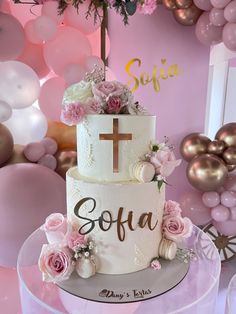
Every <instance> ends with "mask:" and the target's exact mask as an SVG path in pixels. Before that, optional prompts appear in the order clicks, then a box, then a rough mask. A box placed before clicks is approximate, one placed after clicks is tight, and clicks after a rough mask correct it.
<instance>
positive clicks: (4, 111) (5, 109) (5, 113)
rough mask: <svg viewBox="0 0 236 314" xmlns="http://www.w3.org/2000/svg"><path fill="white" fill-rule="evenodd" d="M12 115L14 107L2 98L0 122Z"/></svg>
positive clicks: (0, 102) (0, 101)
mask: <svg viewBox="0 0 236 314" xmlns="http://www.w3.org/2000/svg"><path fill="white" fill-rule="evenodd" d="M11 115H12V108H11V107H10V106H9V105H8V103H6V102H5V101H3V100H0V123H2V122H4V121H7V120H8V119H9V118H10V117H11Z"/></svg>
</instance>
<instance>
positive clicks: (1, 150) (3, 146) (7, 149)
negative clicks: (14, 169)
mask: <svg viewBox="0 0 236 314" xmlns="http://www.w3.org/2000/svg"><path fill="white" fill-rule="evenodd" d="M13 145H14V144H13V137H12V135H11V132H10V131H9V130H8V128H7V127H5V125H3V124H0V165H2V164H4V163H5V162H6V161H7V160H8V159H9V158H10V157H11V155H12V152H13Z"/></svg>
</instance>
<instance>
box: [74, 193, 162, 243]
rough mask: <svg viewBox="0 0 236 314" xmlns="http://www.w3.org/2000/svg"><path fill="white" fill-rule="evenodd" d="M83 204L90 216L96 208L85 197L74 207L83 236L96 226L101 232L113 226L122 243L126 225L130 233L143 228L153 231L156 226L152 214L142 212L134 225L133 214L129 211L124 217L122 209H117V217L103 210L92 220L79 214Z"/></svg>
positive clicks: (91, 199)
mask: <svg viewBox="0 0 236 314" xmlns="http://www.w3.org/2000/svg"><path fill="white" fill-rule="evenodd" d="M84 204H86V205H88V206H89V207H91V208H90V209H89V210H88V214H91V213H93V211H94V210H95V208H96V200H95V199H94V198H92V197H85V198H82V199H81V200H80V201H79V202H78V203H77V204H76V205H75V208H74V214H75V216H76V217H78V218H79V219H80V228H79V233H80V234H83V235H86V234H89V233H90V232H91V231H92V230H93V229H94V228H95V226H96V224H97V225H98V226H99V228H100V229H101V230H102V231H108V230H109V229H110V228H111V227H112V226H113V225H114V224H115V225H116V230H117V236H118V239H119V240H120V241H124V240H125V235H126V228H125V226H126V225H127V227H128V229H129V230H130V231H135V230H136V229H137V228H141V229H143V228H145V227H146V228H148V229H149V230H150V231H153V230H154V229H155V228H156V226H157V224H158V219H157V220H156V219H155V218H153V214H152V212H144V213H142V214H141V215H140V217H139V219H138V223H137V224H136V225H135V224H134V222H133V220H134V219H133V214H134V212H133V211H129V212H128V213H127V217H124V208H123V207H120V208H119V210H118V212H117V217H112V214H111V212H110V211H109V210H104V211H103V212H102V213H101V215H100V216H99V217H97V218H95V219H92V218H89V217H88V214H87V213H85V215H84V216H83V215H82V213H81V212H80V211H81V208H82V207H83V205H84ZM153 220H154V221H153ZM83 222H84V223H83Z"/></svg>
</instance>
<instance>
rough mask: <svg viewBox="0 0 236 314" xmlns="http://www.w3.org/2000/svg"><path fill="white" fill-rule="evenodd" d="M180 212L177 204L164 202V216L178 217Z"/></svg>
mask: <svg viewBox="0 0 236 314" xmlns="http://www.w3.org/2000/svg"><path fill="white" fill-rule="evenodd" d="M181 212H182V209H181V208H180V205H179V203H177V202H175V201H171V200H169V201H166V202H165V206H164V215H170V216H178V215H180V214H181Z"/></svg>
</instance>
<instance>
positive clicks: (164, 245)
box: [159, 238, 177, 261]
mask: <svg viewBox="0 0 236 314" xmlns="http://www.w3.org/2000/svg"><path fill="white" fill-rule="evenodd" d="M176 253H177V244H176V243H175V242H174V241H171V240H167V239H165V238H162V240H161V242H160V245H159V256H160V257H162V258H164V259H166V260H170V261H171V260H173V259H174V258H175V256H176Z"/></svg>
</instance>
